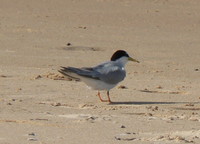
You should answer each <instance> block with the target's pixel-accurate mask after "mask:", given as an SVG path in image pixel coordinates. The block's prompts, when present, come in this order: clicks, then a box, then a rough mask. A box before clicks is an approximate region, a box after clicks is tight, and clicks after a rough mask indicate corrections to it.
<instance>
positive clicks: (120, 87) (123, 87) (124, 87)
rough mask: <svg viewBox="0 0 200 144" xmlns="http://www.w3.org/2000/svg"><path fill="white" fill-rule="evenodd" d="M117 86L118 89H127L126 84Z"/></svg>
mask: <svg viewBox="0 0 200 144" xmlns="http://www.w3.org/2000/svg"><path fill="white" fill-rule="evenodd" d="M118 88H119V89H128V87H126V86H124V85H120V86H119V87H118Z"/></svg>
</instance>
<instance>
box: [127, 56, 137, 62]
mask: <svg viewBox="0 0 200 144" xmlns="http://www.w3.org/2000/svg"><path fill="white" fill-rule="evenodd" d="M128 60H130V61H133V62H137V63H140V62H139V61H138V60H136V59H133V58H132V57H129V58H128Z"/></svg>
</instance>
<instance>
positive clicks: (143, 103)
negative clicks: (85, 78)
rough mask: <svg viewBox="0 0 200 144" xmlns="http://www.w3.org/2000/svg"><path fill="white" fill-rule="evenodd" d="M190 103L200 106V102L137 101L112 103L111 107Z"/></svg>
mask: <svg viewBox="0 0 200 144" xmlns="http://www.w3.org/2000/svg"><path fill="white" fill-rule="evenodd" d="M188 103H192V104H200V102H145V101H144V102H142V101H140V102H137V101H134V102H125V101H124V102H122V101H121V102H112V103H110V104H109V105H154V104H159V105H165V104H166V105H167V104H171V105H173V104H188Z"/></svg>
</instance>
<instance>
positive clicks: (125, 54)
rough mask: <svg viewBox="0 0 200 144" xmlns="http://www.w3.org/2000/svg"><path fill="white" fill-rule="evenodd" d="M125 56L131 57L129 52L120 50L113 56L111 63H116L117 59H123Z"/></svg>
mask: <svg viewBox="0 0 200 144" xmlns="http://www.w3.org/2000/svg"><path fill="white" fill-rule="evenodd" d="M123 56H125V57H129V55H128V54H127V52H126V51H124V50H118V51H116V52H115V53H114V54H113V55H112V57H111V59H110V60H111V61H116V60H117V59H119V58H121V57H123Z"/></svg>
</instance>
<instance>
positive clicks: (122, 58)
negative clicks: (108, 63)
mask: <svg viewBox="0 0 200 144" xmlns="http://www.w3.org/2000/svg"><path fill="white" fill-rule="evenodd" d="M127 62H128V58H127V57H121V58H119V59H118V60H116V63H118V64H119V65H120V66H121V67H125V65H126V63H127Z"/></svg>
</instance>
